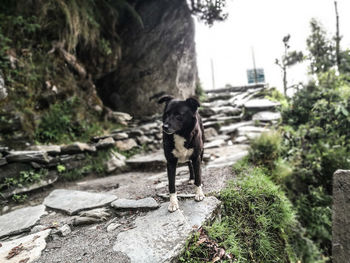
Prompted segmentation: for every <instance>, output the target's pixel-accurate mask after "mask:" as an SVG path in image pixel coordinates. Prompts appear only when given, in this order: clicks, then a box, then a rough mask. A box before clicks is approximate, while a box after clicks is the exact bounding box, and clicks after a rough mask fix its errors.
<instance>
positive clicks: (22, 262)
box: [18, 258, 30, 263]
mask: <svg viewBox="0 0 350 263" xmlns="http://www.w3.org/2000/svg"><path fill="white" fill-rule="evenodd" d="M29 259H30V258H24V259H21V260H20V261H19V262H18V263H27V262H28V261H29Z"/></svg>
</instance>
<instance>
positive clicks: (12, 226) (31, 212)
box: [0, 205, 46, 237]
mask: <svg viewBox="0 0 350 263" xmlns="http://www.w3.org/2000/svg"><path fill="white" fill-rule="evenodd" d="M45 213H46V212H45V206H43V205H38V206H29V207H25V208H20V209H17V210H15V211H12V212H10V213H8V214H4V215H2V216H0V237H3V236H8V235H14V234H18V233H22V232H24V231H27V230H29V229H30V228H31V227H32V226H34V225H35V224H36V223H37V222H38V220H39V219H40V217H41V216H43V215H44V214H45Z"/></svg>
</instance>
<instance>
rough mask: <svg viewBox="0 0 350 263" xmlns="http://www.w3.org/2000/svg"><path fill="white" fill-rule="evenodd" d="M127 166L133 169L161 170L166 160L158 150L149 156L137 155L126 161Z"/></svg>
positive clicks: (161, 151)
mask: <svg viewBox="0 0 350 263" xmlns="http://www.w3.org/2000/svg"><path fill="white" fill-rule="evenodd" d="M126 163H127V164H128V165H130V166H131V167H132V168H135V169H146V170H151V169H152V170H153V169H163V168H164V167H165V166H166V160H165V157H164V152H163V150H158V151H156V152H154V153H150V154H137V155H134V156H133V157H131V158H130V159H128V160H127V161H126Z"/></svg>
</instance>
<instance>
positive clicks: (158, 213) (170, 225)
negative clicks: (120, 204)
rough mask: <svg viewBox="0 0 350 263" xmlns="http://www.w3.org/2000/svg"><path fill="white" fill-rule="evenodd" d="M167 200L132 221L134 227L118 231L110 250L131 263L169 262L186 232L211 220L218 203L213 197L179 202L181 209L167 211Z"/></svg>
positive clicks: (185, 238)
mask: <svg viewBox="0 0 350 263" xmlns="http://www.w3.org/2000/svg"><path fill="white" fill-rule="evenodd" d="M168 204H169V203H168V202H167V203H163V204H162V205H161V207H160V208H159V209H157V210H154V211H152V212H149V213H147V214H146V215H145V216H143V217H138V218H136V220H135V228H133V229H131V230H128V231H125V232H121V233H119V235H118V236H117V241H116V242H115V244H114V247H113V249H114V250H115V251H117V252H122V253H124V254H126V255H127V257H129V259H130V262H132V263H133V262H143V263H158V262H159V263H160V262H171V261H172V260H174V259H175V258H176V257H177V256H178V255H179V254H180V253H181V252H182V250H183V249H184V247H185V244H186V240H187V239H188V238H189V235H190V234H191V233H192V232H193V231H195V230H197V229H198V228H199V227H200V226H201V225H202V224H204V223H205V222H206V221H207V220H208V219H210V218H211V217H212V216H213V214H214V212H215V211H216V209H217V208H218V207H219V205H220V201H219V200H217V199H216V198H215V197H208V198H205V199H204V200H203V201H202V202H195V201H194V200H185V201H182V202H181V201H180V210H177V211H175V212H174V213H169V212H168Z"/></svg>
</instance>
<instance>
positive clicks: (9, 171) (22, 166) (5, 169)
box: [0, 163, 32, 180]
mask: <svg viewBox="0 0 350 263" xmlns="http://www.w3.org/2000/svg"><path fill="white" fill-rule="evenodd" d="M30 169H32V166H31V165H30V164H27V163H8V164H6V165H3V166H0V180H3V179H4V178H6V177H7V178H12V177H15V176H18V175H19V173H20V172H21V171H28V170H30Z"/></svg>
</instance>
